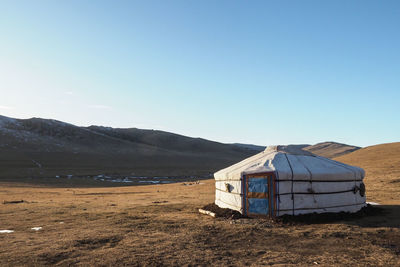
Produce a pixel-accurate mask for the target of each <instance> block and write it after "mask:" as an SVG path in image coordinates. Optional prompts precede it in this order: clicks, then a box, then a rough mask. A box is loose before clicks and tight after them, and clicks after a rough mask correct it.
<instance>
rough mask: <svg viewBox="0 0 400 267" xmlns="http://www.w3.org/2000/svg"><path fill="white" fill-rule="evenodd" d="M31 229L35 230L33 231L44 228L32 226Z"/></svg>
mask: <svg viewBox="0 0 400 267" xmlns="http://www.w3.org/2000/svg"><path fill="white" fill-rule="evenodd" d="M31 230H33V231H39V230H42V227H40V226H39V227H32V228H31Z"/></svg>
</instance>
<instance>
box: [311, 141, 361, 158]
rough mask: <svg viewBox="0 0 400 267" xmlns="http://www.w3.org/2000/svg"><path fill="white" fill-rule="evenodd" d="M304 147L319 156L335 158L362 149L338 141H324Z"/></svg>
mask: <svg viewBox="0 0 400 267" xmlns="http://www.w3.org/2000/svg"><path fill="white" fill-rule="evenodd" d="M303 149H304V150H307V151H309V152H311V153H314V154H316V155H318V156H322V157H326V158H335V157H339V156H343V155H346V154H349V153H351V152H354V151H356V150H358V149H360V147H358V146H351V145H346V144H341V143H336V142H323V143H318V144H315V145H309V146H306V147H304V148H303Z"/></svg>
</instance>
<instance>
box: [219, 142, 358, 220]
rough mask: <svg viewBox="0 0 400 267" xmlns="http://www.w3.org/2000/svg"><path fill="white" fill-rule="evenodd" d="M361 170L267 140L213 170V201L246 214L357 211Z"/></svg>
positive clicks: (279, 214) (272, 215)
mask: <svg viewBox="0 0 400 267" xmlns="http://www.w3.org/2000/svg"><path fill="white" fill-rule="evenodd" d="M364 175H365V172H364V170H363V169H361V168H358V167H354V166H350V165H346V164H344V163H341V162H337V161H334V160H331V159H328V158H324V157H320V156H317V155H314V154H312V153H310V152H307V151H304V150H302V149H300V148H299V147H298V146H294V145H293V146H271V147H268V148H267V149H265V151H263V152H261V153H259V154H256V155H254V156H252V157H250V158H247V159H245V160H243V161H241V162H239V163H237V164H234V165H232V166H230V167H228V168H225V169H223V170H220V171H218V172H216V173H215V174H214V178H215V187H216V191H215V204H216V205H218V206H219V207H221V208H229V209H232V210H237V211H239V212H240V213H241V214H243V215H247V216H250V217H251V216H270V217H276V216H281V215H285V214H288V215H299V214H305V213H325V212H341V211H344V212H357V211H359V210H360V209H361V208H362V207H364V206H365V205H366V203H365V201H366V197H365V186H364V183H363V178H364Z"/></svg>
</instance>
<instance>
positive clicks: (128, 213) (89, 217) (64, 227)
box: [0, 144, 400, 266]
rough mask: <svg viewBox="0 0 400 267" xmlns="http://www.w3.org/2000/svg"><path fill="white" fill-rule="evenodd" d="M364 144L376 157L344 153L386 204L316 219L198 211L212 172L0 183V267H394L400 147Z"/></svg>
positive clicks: (210, 192) (373, 195)
mask: <svg viewBox="0 0 400 267" xmlns="http://www.w3.org/2000/svg"><path fill="white" fill-rule="evenodd" d="M397 146H399V145H398V144H395V145H394V147H397ZM385 149H386V151H389V150H390V151H392V149H394V148H393V147H391V146H389V147H386V148H385ZM396 149H397V148H396ZM365 150H366V151H367V152H369V151H370V150H368V148H366V149H365ZM360 151H361V152H362V151H363V150H360ZM396 151H397V150H396ZM370 152H371V153H369V154H370V156H369V157H371V156H374V157H375V155H376V158H377V159H376V160H370V159H369V157H364V156H363V154H360V155H356V156H355V157H351V154H349V155H348V156H346V157H347V158H345V159H344V161H346V160H348V162H349V163H352V164H355V165H359V166H361V167H363V168H365V169H366V170H367V179H366V184H367V188H368V200H370V201H378V202H381V203H382V204H385V205H384V206H382V209H383V213H382V214H380V215H377V216H370V217H364V218H361V219H354V220H346V221H332V222H329V223H320V224H317V223H315V224H299V223H297V224H293V225H285V224H273V223H271V222H270V221H267V220H255V219H253V220H251V219H240V220H234V221H232V220H227V219H214V218H212V217H209V216H205V215H201V214H199V213H198V212H197V208H199V207H202V206H204V205H205V204H208V203H211V202H213V200H214V181H213V180H205V181H202V183H201V184H195V183H193V184H191V185H183V184H182V183H177V184H168V185H152V186H134V187H112V188H62V187H58V188H57V187H53V188H50V187H39V186H36V187H33V186H31V185H27V184H16V183H6V182H1V187H0V230H1V229H11V230H14V231H15V232H14V233H10V234H0V244H1V246H0V266H26V265H36V266H42V265H60V266H69V265H81V266H88V265H96V266H116V265H132V266H138V265H140V266H156V265H157V266H159V265H174V266H194V265H196V266H197V265H203V266H208V265H217V266H230V265H232V266H233V265H242V266H243V265H249V266H250V265H252V266H260V265H271V264H276V265H285V266H286V265H291V264H297V265H314V264H318V265H325V266H331V265H342V266H345V265H346V266H347V265H352V266H365V265H370V266H396V265H397V266H399V265H400V264H399V262H400V206H399V204H400V199H399V194H398V193H399V190H400V183H398V182H396V181H397V180H398V179H399V171H400V164H398V163H399V161H397V160H398V159H400V152H399V153H397V152H393V151H392V152H390V153H393V154H392V159H391V160H387V161H384V162H381V163H379V162H378V160H379V158H380V156H379V154H377V151H376V150H375V151H370ZM354 153H360V152H358V151H357V152H354ZM396 158H397V159H396ZM366 164H367V165H366ZM382 164H386V165H384V166H383V167H382ZM388 187H390V188H388ZM20 200H24V202H22V203H10V202H12V201H20ZM4 201H6V202H4ZM3 203H7V204H3ZM37 226H41V227H43V229H42V230H40V231H33V230H31V229H30V228H31V227H37Z"/></svg>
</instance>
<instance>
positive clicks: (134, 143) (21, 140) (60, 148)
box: [0, 116, 257, 177]
mask: <svg viewBox="0 0 400 267" xmlns="http://www.w3.org/2000/svg"><path fill="white" fill-rule="evenodd" d="M0 152H1V155H0V164H1V165H2V166H3V167H2V168H1V169H0V177H2V176H3V177H4V176H7V175H11V176H26V175H31V176H46V175H47V176H51V175H58V174H67V173H80V174H96V173H104V172H108V173H109V172H121V173H136V174H138V175H164V176H166V175H170V176H172V175H207V174H209V173H212V172H214V171H216V170H218V169H220V168H223V167H226V166H228V165H230V164H232V163H234V162H237V161H239V160H242V159H244V158H246V157H249V156H251V155H253V154H255V153H256V152H257V151H254V150H249V149H245V148H242V147H240V146H236V145H230V144H222V143H218V142H214V141H209V140H205V139H201V138H192V137H187V136H182V135H178V134H173V133H168V132H163V131H157V130H142V129H136V128H129V129H119V128H110V127H101V126H90V127H78V126H75V125H72V124H69V123H65V122H61V121H57V120H49V119H40V118H32V119H13V118H8V117H4V116H0ZM35 162H36V163H38V164H39V165H40V166H41V167H40V168H38V164H36V163H35Z"/></svg>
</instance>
